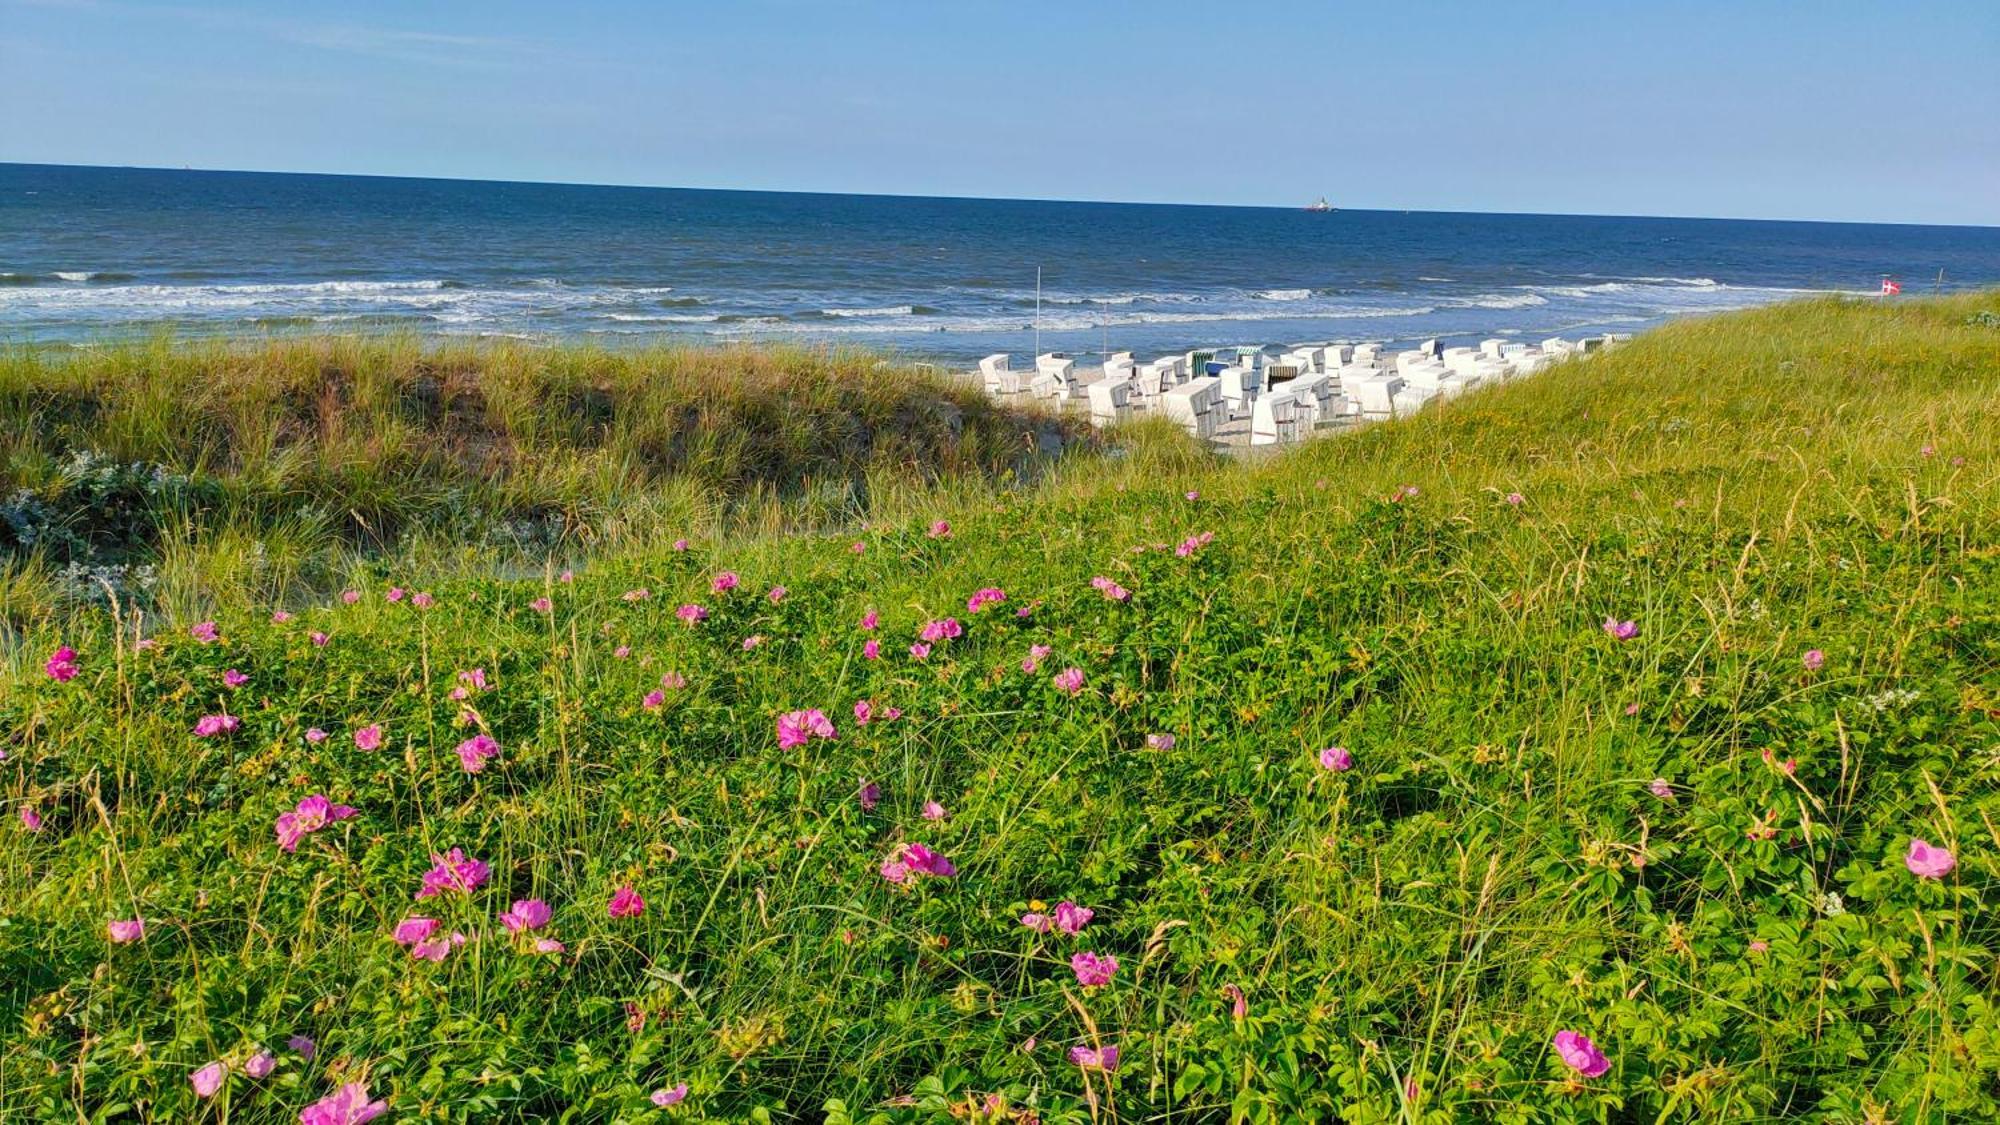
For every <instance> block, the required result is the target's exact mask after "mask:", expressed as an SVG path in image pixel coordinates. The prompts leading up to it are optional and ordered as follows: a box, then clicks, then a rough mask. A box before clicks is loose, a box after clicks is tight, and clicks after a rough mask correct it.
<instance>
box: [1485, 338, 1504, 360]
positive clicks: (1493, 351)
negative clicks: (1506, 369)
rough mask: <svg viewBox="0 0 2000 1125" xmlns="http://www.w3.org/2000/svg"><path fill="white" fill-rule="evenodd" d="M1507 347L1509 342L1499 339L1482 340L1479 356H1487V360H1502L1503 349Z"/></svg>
mask: <svg viewBox="0 0 2000 1125" xmlns="http://www.w3.org/2000/svg"><path fill="white" fill-rule="evenodd" d="M1506 346H1507V341H1505V340H1502V339H1500V338H1498V337H1495V338H1493V339H1491V340H1481V341H1479V354H1481V355H1483V356H1485V357H1486V358H1487V359H1499V358H1501V349H1502V348H1505V347H1506Z"/></svg>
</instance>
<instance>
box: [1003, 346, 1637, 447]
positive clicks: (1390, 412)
mask: <svg viewBox="0 0 2000 1125" xmlns="http://www.w3.org/2000/svg"><path fill="white" fill-rule="evenodd" d="M1628 338H1629V337H1626V336H1623V335H1608V336H1601V337H1588V338H1585V339H1582V340H1576V341H1571V340H1567V339H1564V338H1562V337H1552V338H1550V339H1547V340H1543V341H1542V342H1541V343H1540V344H1527V343H1521V342H1517V341H1512V340H1501V339H1491V340H1485V341H1482V342H1481V343H1480V345H1479V346H1478V347H1476V348H1475V347H1444V346H1443V345H1442V344H1440V343H1439V342H1438V341H1436V340H1426V341H1425V342H1424V343H1422V344H1420V345H1418V346H1417V347H1415V348H1408V349H1404V350H1402V351H1398V352H1395V353H1393V354H1389V353H1387V352H1385V350H1384V348H1383V347H1382V345H1379V344H1315V345H1308V346H1302V347H1295V348H1291V349H1288V350H1286V351H1283V352H1278V353H1276V354H1273V352H1272V351H1271V350H1270V349H1266V348H1262V347H1237V348H1217V349H1197V350H1194V351H1190V352H1187V353H1184V354H1180V355H1171V356H1163V357H1161V358H1159V359H1156V360H1153V361H1152V362H1150V363H1139V362H1137V361H1136V359H1135V358H1134V357H1133V354H1132V353H1131V352H1116V353H1113V354H1112V355H1110V356H1108V357H1106V358H1105V360H1104V362H1103V364H1102V365H1101V368H1100V372H1099V376H1098V378H1096V379H1094V380H1091V381H1088V382H1086V381H1084V380H1083V379H1081V378H1079V377H1078V375H1077V372H1076V361H1075V360H1073V359H1071V358H1070V357H1068V356H1066V355H1063V354H1061V353H1059V352H1050V353H1047V354H1044V355H1039V356H1036V357H1035V366H1034V370H1033V372H1032V373H1030V372H1027V371H1016V370H1014V369H1013V367H1012V366H1011V357H1009V356H1008V355H1005V354H999V355H990V356H987V357H986V358H985V359H982V360H980V361H979V378H980V379H981V381H982V382H983V383H984V385H985V387H986V390H987V391H988V392H989V393H991V394H994V395H1017V394H1023V393H1025V394H1028V395H1030V396H1032V397H1035V398H1041V399H1049V400H1054V402H1055V403H1056V404H1057V405H1059V406H1060V405H1062V404H1065V403H1067V402H1069V401H1071V400H1083V401H1085V402H1087V403H1088V406H1089V410H1090V417H1091V421H1092V422H1093V423H1095V424H1097V425H1100V426H1109V425H1114V424H1116V423H1118V422H1120V421H1123V420H1124V419H1126V418H1128V417H1131V416H1132V414H1133V413H1134V411H1135V410H1138V409H1142V408H1143V409H1145V410H1148V411H1155V412H1158V413H1160V414H1162V415H1164V416H1165V417H1167V418H1169V419H1171V420H1173V421H1174V422H1175V423H1177V424H1179V425H1180V426H1182V427H1183V428H1185V429H1186V430H1187V431H1188V432H1189V433H1190V434H1193V435H1194V436H1196V437H1198V438H1202V439H1205V440H1210V439H1214V438H1216V437H1217V436H1218V435H1219V434H1220V433H1221V431H1222V428H1223V427H1224V426H1226V425H1228V424H1230V423H1232V422H1235V421H1238V420H1242V419H1246V418H1247V419H1248V420H1249V440H1250V444H1252V445H1276V444H1282V443H1285V442H1291V441H1296V440H1299V439H1300V438H1303V437H1305V436H1306V435H1307V434H1310V433H1311V432H1312V431H1313V430H1314V429H1315V428H1317V427H1318V426H1319V425H1320V424H1322V423H1328V422H1337V421H1341V420H1352V419H1375V418H1393V417H1397V416H1400V415H1407V414H1411V413H1414V412H1415V411H1417V410H1420V409H1422V408H1423V407H1424V406H1425V405H1426V404H1427V403H1429V402H1431V401H1432V400H1434V399H1443V398H1451V397H1454V396H1456V395H1459V394H1462V393H1464V392H1466V391H1468V390H1471V389H1472V388H1474V387H1476V386H1479V385H1482V384H1485V383H1492V382H1501V381H1505V380H1507V379H1511V378H1515V377H1518V376H1521V375H1528V374H1532V373H1534V372H1536V371H1539V370H1541V369H1542V368H1543V367H1545V366H1547V365H1548V364H1550V363H1553V362H1555V361H1557V360H1559V359H1564V358H1567V357H1569V356H1588V355H1592V354H1594V353H1596V352H1598V351H1601V350H1603V349H1605V348H1608V347H1613V346H1616V345H1617V344H1618V343H1621V342H1622V341H1624V340H1625V339H1628Z"/></svg>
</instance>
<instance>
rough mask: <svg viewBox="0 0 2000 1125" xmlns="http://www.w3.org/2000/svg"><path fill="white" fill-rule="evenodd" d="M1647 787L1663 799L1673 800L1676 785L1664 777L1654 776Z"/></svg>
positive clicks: (1654, 794)
mask: <svg viewBox="0 0 2000 1125" xmlns="http://www.w3.org/2000/svg"><path fill="white" fill-rule="evenodd" d="M1646 789H1647V791H1648V792H1650V793H1652V795H1653V796H1655V797H1658V798H1659V799H1660V800H1662V801H1671V800H1673V799H1674V787H1673V785H1672V784H1671V783H1669V782H1668V781H1667V779H1666V778H1664V777H1656V778H1654V779H1653V780H1652V781H1650V782H1648V783H1647V785H1646Z"/></svg>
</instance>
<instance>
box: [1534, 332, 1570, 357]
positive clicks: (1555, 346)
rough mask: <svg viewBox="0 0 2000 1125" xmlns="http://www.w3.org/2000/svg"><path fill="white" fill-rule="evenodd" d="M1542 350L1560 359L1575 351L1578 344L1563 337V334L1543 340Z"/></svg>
mask: <svg viewBox="0 0 2000 1125" xmlns="http://www.w3.org/2000/svg"><path fill="white" fill-rule="evenodd" d="M1542 350H1543V351H1545V352H1547V353H1548V354H1550V355H1552V356H1555V357H1557V358H1558V359H1560V358H1561V357H1563V356H1566V355H1568V354H1569V353H1570V352H1572V351H1575V350H1576V345H1574V344H1572V343H1570V342H1569V341H1568V340H1565V339H1563V338H1562V337H1561V336H1551V337H1549V338H1548V339H1546V340H1543V341H1542Z"/></svg>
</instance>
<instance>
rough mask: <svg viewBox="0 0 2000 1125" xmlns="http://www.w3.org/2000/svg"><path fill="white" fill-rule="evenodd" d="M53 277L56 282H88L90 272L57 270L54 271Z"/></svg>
mask: <svg viewBox="0 0 2000 1125" xmlns="http://www.w3.org/2000/svg"><path fill="white" fill-rule="evenodd" d="M55 276H56V280H57V281H89V280H90V271H89V270H57V271H56V274H55Z"/></svg>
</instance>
